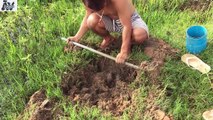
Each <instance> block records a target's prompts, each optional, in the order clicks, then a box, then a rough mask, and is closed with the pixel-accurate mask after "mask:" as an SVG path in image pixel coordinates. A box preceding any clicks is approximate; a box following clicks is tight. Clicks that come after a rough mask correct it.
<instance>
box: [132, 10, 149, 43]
mask: <svg viewBox="0 0 213 120" xmlns="http://www.w3.org/2000/svg"><path fill="white" fill-rule="evenodd" d="M131 21H132V29H133V30H132V41H133V44H142V43H143V42H144V41H145V40H147V39H148V38H149V30H148V27H147V25H146V23H145V22H144V21H143V20H142V18H141V17H140V15H139V14H138V13H137V12H134V13H133V15H132V18H131Z"/></svg>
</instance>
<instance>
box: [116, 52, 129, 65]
mask: <svg viewBox="0 0 213 120" xmlns="http://www.w3.org/2000/svg"><path fill="white" fill-rule="evenodd" d="M127 57H128V53H122V52H120V53H119V54H118V55H117V57H116V59H115V62H116V63H120V64H123V63H124V62H125V60H126V59H127Z"/></svg>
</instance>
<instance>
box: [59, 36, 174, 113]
mask: <svg viewBox="0 0 213 120" xmlns="http://www.w3.org/2000/svg"><path fill="white" fill-rule="evenodd" d="M118 44H120V43H119V42H118V43H116V44H114V45H112V46H110V47H109V49H106V50H104V52H105V53H110V49H116V48H118V46H120V45H118ZM93 48H94V47H93ZM141 49H144V53H145V54H146V55H147V56H149V57H150V58H151V59H152V60H151V61H150V62H148V61H146V62H143V63H142V64H141V67H143V68H144V69H143V70H144V71H145V73H146V75H147V76H148V77H149V78H150V80H151V81H153V83H156V81H157V77H158V76H159V75H160V70H161V67H162V66H163V63H164V61H165V58H166V57H167V56H175V55H176V53H177V50H175V49H173V48H172V47H171V46H170V45H168V44H167V43H166V42H164V41H163V40H157V39H155V38H150V39H149V40H148V41H146V42H145V43H144V45H143V46H141ZM136 75H137V72H136V71H135V70H134V69H131V68H129V67H127V66H124V65H118V64H116V63H115V62H114V61H112V60H108V59H106V58H99V59H96V60H93V61H91V62H90V63H89V64H88V66H86V67H85V68H84V69H77V70H75V71H74V72H69V73H68V74H65V75H64V76H63V81H62V83H61V86H62V90H63V93H64V94H65V95H67V96H68V97H69V99H70V100H71V101H72V102H73V103H74V104H76V103H80V104H86V105H89V106H97V107H99V108H100V109H102V110H103V111H104V112H111V113H112V114H114V115H115V116H120V115H122V113H123V111H124V110H125V108H128V107H129V106H130V105H131V104H132V102H133V101H132V93H133V89H132V88H130V87H129V85H130V84H131V83H132V82H133V81H134V80H135V78H136Z"/></svg>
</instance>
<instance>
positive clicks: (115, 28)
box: [102, 11, 149, 35]
mask: <svg viewBox="0 0 213 120" xmlns="http://www.w3.org/2000/svg"><path fill="white" fill-rule="evenodd" d="M102 20H103V23H104V25H105V28H106V29H107V31H109V32H119V33H121V32H122V31H123V25H122V24H121V22H120V20H119V19H117V20H113V19H111V18H110V17H108V16H105V15H104V16H103V18H102ZM131 23H132V28H133V29H134V28H143V29H144V30H146V32H147V34H148V35H149V29H148V27H147V25H146V23H145V22H144V21H143V20H142V18H141V17H140V15H139V14H138V13H137V12H136V11H135V12H134V13H133V14H132V17H131Z"/></svg>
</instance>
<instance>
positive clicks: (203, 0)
mask: <svg viewBox="0 0 213 120" xmlns="http://www.w3.org/2000/svg"><path fill="white" fill-rule="evenodd" d="M211 2H212V1H211V0H187V1H185V2H184V3H183V5H182V6H180V9H181V10H186V9H190V10H193V11H205V10H208V9H209V8H211V6H212V5H213V4H212V3H211Z"/></svg>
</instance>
